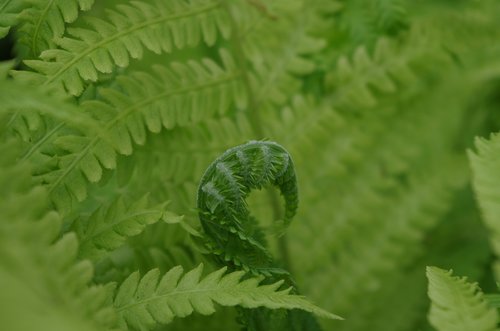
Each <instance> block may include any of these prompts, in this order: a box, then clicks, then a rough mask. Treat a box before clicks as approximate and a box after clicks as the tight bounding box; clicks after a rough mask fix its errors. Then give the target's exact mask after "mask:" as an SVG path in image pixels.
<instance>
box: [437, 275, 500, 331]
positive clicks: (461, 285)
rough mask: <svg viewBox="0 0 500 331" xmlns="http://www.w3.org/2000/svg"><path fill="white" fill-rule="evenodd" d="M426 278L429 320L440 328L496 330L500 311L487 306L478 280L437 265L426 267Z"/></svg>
mask: <svg viewBox="0 0 500 331" xmlns="http://www.w3.org/2000/svg"><path fill="white" fill-rule="evenodd" d="M427 278H428V280H429V297H430V299H431V302H432V304H431V310H430V312H429V321H430V323H431V324H432V326H434V327H435V328H436V329H437V330H438V331H471V330H474V331H495V330H497V323H498V313H497V311H496V310H495V309H492V308H490V307H489V306H488V303H487V301H486V300H485V298H484V295H483V293H482V292H481V289H480V288H479V287H478V285H477V284H476V283H469V282H467V279H466V278H464V277H463V278H460V277H455V276H453V274H452V272H451V271H445V270H443V269H439V268H436V267H427Z"/></svg>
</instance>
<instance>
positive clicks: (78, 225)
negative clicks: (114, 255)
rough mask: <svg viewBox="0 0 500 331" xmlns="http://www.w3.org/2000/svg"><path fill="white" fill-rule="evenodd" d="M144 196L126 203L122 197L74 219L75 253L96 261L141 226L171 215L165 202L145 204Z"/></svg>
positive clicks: (146, 200)
mask: <svg viewBox="0 0 500 331" xmlns="http://www.w3.org/2000/svg"><path fill="white" fill-rule="evenodd" d="M148 200H149V199H148V197H147V196H144V197H142V198H141V199H138V200H137V201H135V202H134V203H131V204H127V203H126V202H125V200H124V199H123V198H119V199H117V200H115V201H114V202H113V203H112V204H111V205H109V206H106V207H104V206H103V207H101V208H99V209H97V210H96V211H95V212H94V213H93V214H92V215H91V216H90V217H89V218H88V219H78V220H77V221H76V222H75V224H74V228H75V232H76V234H77V236H78V239H79V241H80V246H79V256H80V257H81V258H88V259H91V260H93V261H97V260H99V259H100V258H102V256H103V255H104V254H105V253H106V252H110V251H112V250H114V249H116V248H118V247H120V246H121V245H123V243H124V242H125V240H126V239H127V238H129V237H131V236H135V235H137V234H139V233H141V232H142V231H143V230H144V228H145V227H146V226H148V225H150V224H153V223H156V222H158V221H159V220H166V219H167V218H168V217H173V216H172V215H170V214H167V213H166V211H165V205H166V204H161V205H159V206H149V205H150V203H149V201H148Z"/></svg>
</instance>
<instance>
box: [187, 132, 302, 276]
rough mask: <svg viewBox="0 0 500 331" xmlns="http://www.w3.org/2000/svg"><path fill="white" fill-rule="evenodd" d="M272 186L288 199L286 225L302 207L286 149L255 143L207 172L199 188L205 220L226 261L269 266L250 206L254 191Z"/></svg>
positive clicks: (228, 154) (228, 155)
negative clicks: (248, 199)
mask: <svg viewBox="0 0 500 331" xmlns="http://www.w3.org/2000/svg"><path fill="white" fill-rule="evenodd" d="M269 184H273V185H276V186H278V187H279V189H280V192H281V194H282V195H283V197H284V199H285V212H284V219H283V220H282V222H283V224H284V225H285V226H287V225H288V224H289V223H290V222H291V220H292V218H293V216H294V215H295V213H296V210H297V207H298V192H297V183H296V178H295V170H294V166H293V162H292V159H291V157H290V155H289V154H288V152H287V151H286V150H285V149H284V148H283V147H282V146H280V145H278V144H277V143H274V142H259V141H251V142H248V143H247V144H245V145H241V146H237V147H234V148H231V149H229V150H227V151H226V152H225V153H224V154H222V155H221V156H220V157H219V158H217V159H216V160H215V161H214V162H213V163H212V164H211V165H210V166H209V167H208V169H207V170H206V171H205V174H204V175H203V177H202V179H201V182H200V185H199V189H198V199H197V204H198V209H199V214H200V221H201V223H202V225H203V228H204V230H205V232H206V233H207V235H208V237H209V238H211V239H212V240H213V241H214V244H215V247H214V249H215V252H216V254H222V255H223V256H222V257H223V259H224V260H228V261H232V262H234V263H235V264H236V265H242V266H243V267H245V268H249V269H250V270H256V271H259V270H260V269H262V270H266V268H269V267H270V262H271V261H270V256H269V255H268V253H267V252H266V250H265V248H264V246H263V243H262V240H261V239H260V236H261V234H260V233H259V232H260V230H259V229H258V227H257V225H256V224H253V223H254V222H255V220H254V219H253V218H252V217H251V216H250V214H249V211H248V210H247V208H246V204H245V198H246V197H247V196H248V194H249V192H250V190H252V189H260V188H262V187H263V186H265V185H269ZM233 250H234V251H233Z"/></svg>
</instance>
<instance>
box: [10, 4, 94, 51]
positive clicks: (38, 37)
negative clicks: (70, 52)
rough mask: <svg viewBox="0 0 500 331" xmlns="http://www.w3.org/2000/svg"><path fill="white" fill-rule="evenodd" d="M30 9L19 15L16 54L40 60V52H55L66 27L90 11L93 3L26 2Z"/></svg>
mask: <svg viewBox="0 0 500 331" xmlns="http://www.w3.org/2000/svg"><path fill="white" fill-rule="evenodd" d="M26 3H27V5H28V8H26V9H25V10H24V11H23V12H22V13H21V15H20V17H19V19H20V28H19V29H18V30H17V34H18V36H17V37H18V38H17V40H16V41H17V50H18V52H19V54H20V55H21V56H22V57H28V58H34V57H38V55H39V54H40V52H42V51H44V50H46V49H49V48H55V46H56V44H55V42H54V41H55V40H56V39H58V38H60V37H62V36H63V34H64V32H65V29H66V24H68V23H72V22H74V21H75V20H76V19H77V18H78V14H79V11H80V10H82V11H86V10H89V9H90V8H91V7H92V5H93V4H94V0H52V1H48V0H47V1H40V0H26Z"/></svg>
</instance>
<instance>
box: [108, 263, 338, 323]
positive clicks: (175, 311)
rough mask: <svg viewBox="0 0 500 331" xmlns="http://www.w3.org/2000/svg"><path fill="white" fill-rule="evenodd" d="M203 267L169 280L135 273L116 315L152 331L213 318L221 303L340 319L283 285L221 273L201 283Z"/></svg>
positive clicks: (123, 289) (118, 299) (180, 271)
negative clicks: (178, 322)
mask: <svg viewBox="0 0 500 331" xmlns="http://www.w3.org/2000/svg"><path fill="white" fill-rule="evenodd" d="M202 272H203V265H201V264H200V266H198V267H197V268H196V269H193V270H191V271H189V272H188V273H186V274H184V275H183V269H182V268H181V267H175V268H173V269H170V270H169V271H168V272H167V273H166V274H165V275H164V276H163V277H160V272H159V271H158V270H156V269H154V270H151V271H150V272H148V273H147V274H146V275H144V276H143V277H142V278H140V276H139V273H133V274H132V275H130V277H129V278H128V279H127V280H125V281H124V282H123V284H122V285H121V286H120V288H119V290H118V293H117V295H116V297H115V299H114V305H115V309H116V311H117V312H118V314H119V317H120V320H121V324H122V325H123V327H126V326H128V328H129V329H132V330H151V329H153V328H154V327H155V326H156V325H158V324H168V323H170V322H172V320H173V318H174V317H181V318H182V317H186V316H189V315H191V314H192V313H193V312H194V311H196V312H198V313H200V314H203V315H211V314H213V313H215V311H216V306H215V305H214V304H215V303H217V304H219V305H222V306H242V307H245V308H257V307H267V308H270V309H279V308H286V309H302V310H305V311H308V312H312V313H314V314H316V315H318V316H320V317H325V318H331V319H338V318H339V317H338V316H336V315H333V314H331V313H328V312H326V311H324V310H322V309H321V308H318V307H316V306H315V305H313V304H311V303H310V302H309V301H307V300H306V299H304V298H303V297H301V296H297V295H292V294H289V291H290V289H285V290H280V289H279V288H280V287H281V285H282V282H281V281H280V282H277V283H274V284H271V285H261V284H260V282H261V281H262V278H245V279H242V277H243V276H244V274H245V272H243V271H235V272H232V273H229V274H225V272H226V268H222V269H219V270H217V271H215V272H212V273H211V274H209V275H207V276H205V277H204V278H201V275H202Z"/></svg>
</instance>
